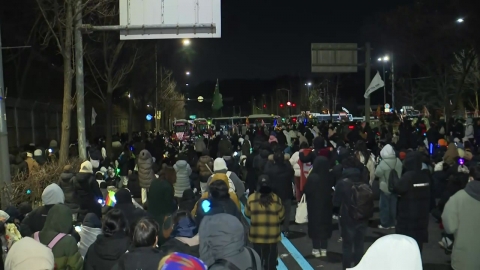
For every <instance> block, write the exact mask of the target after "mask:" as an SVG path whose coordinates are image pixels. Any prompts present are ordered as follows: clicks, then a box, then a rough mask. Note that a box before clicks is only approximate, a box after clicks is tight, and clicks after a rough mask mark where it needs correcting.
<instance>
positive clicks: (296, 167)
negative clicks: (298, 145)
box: [290, 151, 300, 177]
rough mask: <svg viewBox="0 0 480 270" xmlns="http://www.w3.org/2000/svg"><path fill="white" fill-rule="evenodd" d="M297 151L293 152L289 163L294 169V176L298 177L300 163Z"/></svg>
mask: <svg viewBox="0 0 480 270" xmlns="http://www.w3.org/2000/svg"><path fill="white" fill-rule="evenodd" d="M298 159H299V152H298V151H297V152H295V153H293V155H292V157H291V158H290V164H292V167H293V169H294V170H295V176H296V177H300V165H298Z"/></svg>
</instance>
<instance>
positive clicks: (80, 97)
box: [75, 0, 112, 160]
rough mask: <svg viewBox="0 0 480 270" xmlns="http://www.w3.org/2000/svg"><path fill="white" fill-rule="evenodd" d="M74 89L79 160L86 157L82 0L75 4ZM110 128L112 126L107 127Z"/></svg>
mask: <svg viewBox="0 0 480 270" xmlns="http://www.w3.org/2000/svg"><path fill="white" fill-rule="evenodd" d="M75 13H76V18H75V69H76V71H75V83H76V84H75V90H76V91H77V133H78V155H79V157H80V159H81V160H86V159H87V145H86V141H87V139H86V136H85V83H84V80H83V77H84V76H83V38H82V28H81V27H82V0H77V1H76V5H75ZM108 128H112V127H108Z"/></svg>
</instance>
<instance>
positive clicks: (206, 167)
mask: <svg viewBox="0 0 480 270" xmlns="http://www.w3.org/2000/svg"><path fill="white" fill-rule="evenodd" d="M197 171H198V174H199V178H200V188H201V190H202V192H205V190H206V188H207V181H208V178H209V177H210V176H211V175H212V171H213V159H212V158H211V157H210V156H209V155H208V151H207V150H205V151H204V152H203V155H202V156H201V157H200V159H199V160H198V163H197Z"/></svg>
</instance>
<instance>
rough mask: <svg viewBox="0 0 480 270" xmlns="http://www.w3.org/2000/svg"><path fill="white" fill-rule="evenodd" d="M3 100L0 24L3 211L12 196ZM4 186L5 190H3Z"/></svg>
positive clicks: (0, 121) (0, 153) (0, 33)
mask: <svg viewBox="0 0 480 270" xmlns="http://www.w3.org/2000/svg"><path fill="white" fill-rule="evenodd" d="M5 98H6V97H5V86H4V83H3V57H2V31H1V24H0V188H1V194H2V195H1V196H2V208H3V209H5V208H7V207H8V206H9V205H10V194H12V180H11V175H10V157H9V154H8V153H9V151H8V128H7V108H6V105H5ZM5 186H6V187H7V188H5Z"/></svg>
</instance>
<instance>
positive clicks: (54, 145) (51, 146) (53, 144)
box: [49, 140, 58, 148]
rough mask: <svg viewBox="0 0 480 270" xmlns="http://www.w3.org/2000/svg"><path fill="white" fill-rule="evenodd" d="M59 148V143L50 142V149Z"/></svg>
mask: <svg viewBox="0 0 480 270" xmlns="http://www.w3.org/2000/svg"><path fill="white" fill-rule="evenodd" d="M57 146H58V143H57V141H55V140H51V141H50V144H49V147H50V148H56V147H57Z"/></svg>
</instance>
